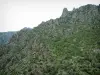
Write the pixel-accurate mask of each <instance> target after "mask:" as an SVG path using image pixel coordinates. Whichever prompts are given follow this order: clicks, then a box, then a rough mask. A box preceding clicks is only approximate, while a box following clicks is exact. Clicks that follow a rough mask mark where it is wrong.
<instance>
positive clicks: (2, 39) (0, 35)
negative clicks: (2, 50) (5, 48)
mask: <svg viewBox="0 0 100 75" xmlns="http://www.w3.org/2000/svg"><path fill="white" fill-rule="evenodd" d="M14 34H15V32H0V44H7V43H8V42H9V40H10V38H11V37H12V36H13V35H14Z"/></svg>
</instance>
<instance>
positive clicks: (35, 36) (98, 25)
mask: <svg viewBox="0 0 100 75" xmlns="http://www.w3.org/2000/svg"><path fill="white" fill-rule="evenodd" d="M99 16H100V6H96V5H91V4H89V5H85V6H82V7H79V8H77V9H74V10H73V11H68V10H67V9H66V8H64V10H63V13H62V16H61V17H60V18H57V19H55V20H54V19H51V20H49V21H46V22H42V23H41V24H40V25H39V26H37V27H35V28H34V29H32V30H27V29H22V30H21V31H19V32H18V33H17V34H16V35H14V36H13V37H12V38H11V40H10V42H9V44H7V45H6V46H0V75H99V74H100V51H99V50H100V43H99V42H100V38H99V37H100V17H99ZM3 51H4V52H3Z"/></svg>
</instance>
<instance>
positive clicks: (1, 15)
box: [0, 0, 100, 32]
mask: <svg viewBox="0 0 100 75" xmlns="http://www.w3.org/2000/svg"><path fill="white" fill-rule="evenodd" d="M86 4H95V5H98V4H100V0H0V32H7V31H19V30H20V29H22V28H24V27H30V28H34V27H36V26H38V25H39V24H40V23H41V22H42V21H47V20H50V19H56V18H59V17H60V16H61V14H62V11H63V8H67V9H68V10H69V11H71V10H72V9H73V8H78V7H80V6H83V5H86Z"/></svg>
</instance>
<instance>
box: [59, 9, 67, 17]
mask: <svg viewBox="0 0 100 75" xmlns="http://www.w3.org/2000/svg"><path fill="white" fill-rule="evenodd" d="M67 14H68V10H67V8H64V9H63V13H62V15H61V17H65V16H66V15H67Z"/></svg>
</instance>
